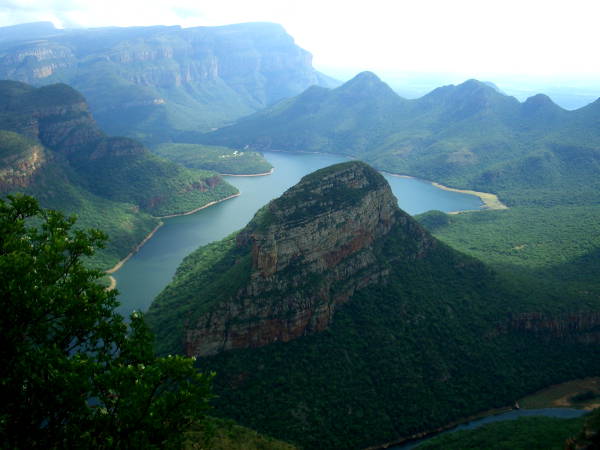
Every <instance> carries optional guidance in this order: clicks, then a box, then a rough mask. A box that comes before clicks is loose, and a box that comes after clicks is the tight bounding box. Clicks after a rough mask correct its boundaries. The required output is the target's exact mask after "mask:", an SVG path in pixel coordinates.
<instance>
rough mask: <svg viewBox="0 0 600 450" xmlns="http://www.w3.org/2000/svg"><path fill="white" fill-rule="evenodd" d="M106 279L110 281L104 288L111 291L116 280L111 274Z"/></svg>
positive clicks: (115, 285) (114, 286) (115, 284)
mask: <svg viewBox="0 0 600 450" xmlns="http://www.w3.org/2000/svg"><path fill="white" fill-rule="evenodd" d="M108 280H109V281H110V284H109V285H108V287H107V288H106V290H107V291H112V290H113V289H114V288H116V287H117V280H116V279H115V277H113V276H112V275H108Z"/></svg>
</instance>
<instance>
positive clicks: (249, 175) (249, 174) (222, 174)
mask: <svg viewBox="0 0 600 450" xmlns="http://www.w3.org/2000/svg"><path fill="white" fill-rule="evenodd" d="M274 170H275V168H274V167H273V168H272V169H271V170H269V171H268V172H264V173H242V174H234V173H220V174H219V175H221V176H224V177H264V176H265V175H271V174H272V173H273V171H274Z"/></svg>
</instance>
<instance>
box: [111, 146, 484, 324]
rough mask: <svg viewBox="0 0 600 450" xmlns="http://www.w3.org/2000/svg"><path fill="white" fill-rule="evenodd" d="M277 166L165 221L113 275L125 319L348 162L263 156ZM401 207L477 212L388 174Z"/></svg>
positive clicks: (471, 202)
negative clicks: (188, 267) (203, 252)
mask: <svg viewBox="0 0 600 450" xmlns="http://www.w3.org/2000/svg"><path fill="white" fill-rule="evenodd" d="M265 157H266V158H267V159H268V160H269V161H270V162H271V164H273V166H274V167H275V171H274V172H273V174H272V175H269V176H263V177H225V178H226V179H227V181H229V182H230V183H231V184H233V185H235V186H236V187H237V188H238V189H239V190H240V192H241V193H242V195H241V196H239V197H236V198H234V199H231V200H227V201H225V202H223V203H219V204H217V205H214V206H211V207H210V208H206V209H204V210H201V211H199V212H198V213H196V214H192V215H189V216H181V217H174V218H171V219H166V220H165V221H164V222H165V224H164V225H163V226H162V227H161V228H160V229H159V230H158V231H157V232H156V234H155V235H154V237H153V238H152V239H150V240H149V241H148V242H147V243H146V244H145V245H144V246H143V247H142V248H141V249H140V251H139V252H138V253H137V254H135V255H134V256H133V257H132V258H131V259H130V260H129V261H128V262H127V263H126V264H125V265H124V266H123V267H122V268H121V269H120V270H119V271H118V272H116V273H115V274H113V276H114V277H115V279H116V280H117V288H118V290H119V292H120V296H119V300H120V301H121V303H122V305H121V307H120V308H119V312H120V313H121V314H125V315H128V314H129V313H130V312H131V311H132V310H146V309H147V308H148V307H149V306H150V303H151V302H152V300H153V299H154V297H156V295H157V294H158V293H159V292H160V291H161V290H162V289H163V288H164V287H165V286H166V285H167V284H168V283H169V281H170V280H171V278H172V277H173V274H174V273H175V269H177V266H178V265H179V263H180V262H181V260H182V259H183V258H184V257H185V256H186V255H188V254H189V253H191V252H192V251H193V250H195V249H197V248H198V247H199V246H201V245H205V244H208V243H209V242H213V241H216V240H218V239H222V238H223V237H225V236H227V235H228V234H230V233H232V232H234V231H236V230H239V229H240V228H242V227H244V226H245V225H246V224H247V223H248V221H249V220H250V219H251V218H252V216H253V215H254V213H255V212H256V211H257V210H258V209H259V208H260V207H261V206H263V205H264V204H266V203H268V202H269V200H271V199H273V198H276V197H278V196H280V195H281V194H282V193H283V192H284V191H285V190H286V189H288V188H289V187H291V186H293V185H294V184H296V183H297V182H298V181H300V178H302V177H303V176H304V175H306V174H308V173H310V172H313V171H315V170H317V169H320V168H322V167H326V166H329V165H331V164H336V163H339V162H343V161H347V159H346V158H344V157H342V156H336V155H326V154H307V153H275V152H268V153H265ZM384 176H385V178H386V179H387V180H388V182H389V183H390V186H391V187H392V191H393V192H394V194H395V195H396V197H397V198H398V204H399V205H400V207H401V208H402V209H404V210H405V211H406V212H408V213H409V214H418V213H421V212H425V211H428V210H431V209H438V210H441V211H446V212H449V211H461V210H472V209H478V208H480V206H481V201H480V200H479V198H478V197H475V196H473V195H467V194H460V193H456V192H450V191H444V190H441V189H438V188H436V187H434V186H432V185H431V184H430V183H427V182H425V181H422V180H417V179H412V178H400V177H395V176H392V175H388V174H385V175H384Z"/></svg>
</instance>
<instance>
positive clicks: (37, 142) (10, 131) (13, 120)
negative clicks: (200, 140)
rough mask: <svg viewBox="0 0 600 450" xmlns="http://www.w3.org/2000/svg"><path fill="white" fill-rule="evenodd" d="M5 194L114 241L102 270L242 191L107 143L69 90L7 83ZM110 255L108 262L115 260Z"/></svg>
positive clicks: (130, 146)
mask: <svg viewBox="0 0 600 450" xmlns="http://www.w3.org/2000/svg"><path fill="white" fill-rule="evenodd" d="M0 130H2V131H0V188H1V189H2V191H1V192H2V194H7V193H10V192H16V191H21V192H26V193H29V194H33V195H35V196H36V197H38V198H39V199H40V200H41V201H42V203H43V205H44V206H46V207H51V208H55V209H59V210H62V211H65V212H68V213H76V214H78V215H79V216H80V217H81V220H80V222H81V223H83V225H84V226H97V227H99V228H102V229H104V230H105V231H107V232H110V233H111V238H112V241H111V243H112V244H111V245H110V246H109V249H108V250H107V252H105V253H103V254H102V255H101V256H104V258H102V263H103V264H105V263H110V261H112V263H113V264H114V262H116V260H118V259H119V258H120V257H123V256H125V255H126V254H127V253H128V252H129V251H130V250H131V249H132V248H133V247H135V245H136V244H137V243H138V242H140V241H141V240H142V239H143V237H144V235H146V234H148V233H149V232H150V231H151V230H152V229H153V228H154V227H155V226H156V224H157V223H158V221H157V220H156V219H154V218H152V217H151V216H150V215H149V214H152V215H154V216H160V215H167V214H175V213H180V212H186V211H189V210H192V209H194V208H198V207H200V206H202V205H204V204H206V203H208V202H210V201H214V200H218V199H221V198H224V197H226V196H228V195H231V194H233V193H235V192H237V190H236V189H235V188H233V187H232V186H230V185H229V184H227V183H225V182H224V181H223V180H222V179H221V178H220V177H219V176H218V175H216V174H215V173H212V172H203V171H191V170H188V169H185V168H183V167H181V166H179V165H176V164H174V163H171V162H168V161H166V160H163V159H161V158H158V157H157V156H154V155H152V154H151V153H150V152H148V150H146V149H145V148H144V147H142V146H141V145H140V144H139V143H137V142H135V141H133V140H131V139H127V138H113V137H108V136H106V135H105V134H104V133H103V132H102V131H101V130H100V128H99V127H98V126H97V125H96V123H95V122H94V120H93V119H92V117H91V115H90V113H89V110H88V107H87V104H86V102H85V99H84V98H83V97H82V96H81V94H79V93H78V92H77V91H75V90H74V89H72V88H70V87H69V86H66V85H62V84H57V85H50V86H45V87H42V88H38V89H36V88H34V87H32V86H29V85H26V84H23V83H19V82H13V81H2V82H0ZM107 253H108V255H109V256H108V257H107Z"/></svg>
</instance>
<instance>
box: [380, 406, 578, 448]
mask: <svg viewBox="0 0 600 450" xmlns="http://www.w3.org/2000/svg"><path fill="white" fill-rule="evenodd" d="M588 412H589V411H586V410H584V409H572V408H544V409H517V410H512V411H508V412H505V413H502V414H497V415H495V416H488V417H484V418H482V419H478V420H474V421H472V422H467V423H464V424H462V425H458V426H456V427H454V428H452V429H451V430H448V431H443V432H442V433H438V434H436V436H439V435H440V434H444V433H453V432H455V431H460V430H472V429H474V428H478V427H480V426H482V425H486V424H488V423H493V422H502V421H505V420H516V419H518V418H519V417H530V416H546V417H558V418H559V419H573V418H575V417H581V416H583V415H584V414H587V413H588ZM433 437H434V436H432V437H429V438H426V439H420V440H418V441H412V442H409V443H407V444H403V445H398V446H395V447H389V448H390V450H409V449H412V448H418V446H419V445H420V444H422V443H423V442H425V441H427V440H429V439H432V438H433Z"/></svg>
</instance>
